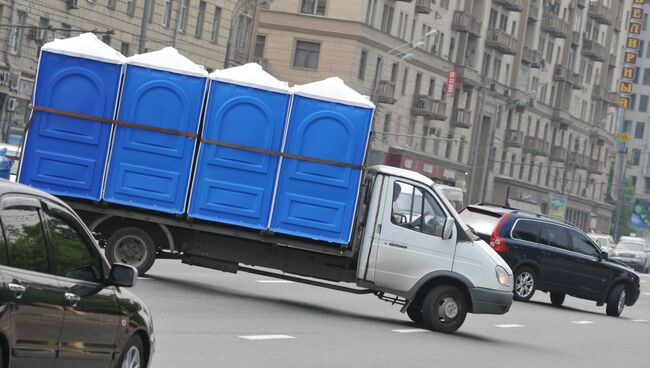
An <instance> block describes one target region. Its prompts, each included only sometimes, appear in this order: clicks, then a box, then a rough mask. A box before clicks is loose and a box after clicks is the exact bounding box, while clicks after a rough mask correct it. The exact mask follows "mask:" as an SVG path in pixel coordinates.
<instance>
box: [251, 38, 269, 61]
mask: <svg viewBox="0 0 650 368" xmlns="http://www.w3.org/2000/svg"><path fill="white" fill-rule="evenodd" d="M265 46H266V36H263V35H257V37H255V53H254V54H253V56H254V57H255V58H256V59H258V60H259V59H262V58H263V57H264V47H265Z"/></svg>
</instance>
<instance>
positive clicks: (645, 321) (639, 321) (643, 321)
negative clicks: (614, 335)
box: [630, 319, 648, 323]
mask: <svg viewBox="0 0 650 368" xmlns="http://www.w3.org/2000/svg"><path fill="white" fill-rule="evenodd" d="M630 322H636V323H648V320H647V319H633V320H631V321H630Z"/></svg>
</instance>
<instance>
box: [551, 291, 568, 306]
mask: <svg viewBox="0 0 650 368" xmlns="http://www.w3.org/2000/svg"><path fill="white" fill-rule="evenodd" d="M565 296H566V295H565V294H562V293H553V292H551V303H553V305H557V306H560V305H562V303H564V298H565Z"/></svg>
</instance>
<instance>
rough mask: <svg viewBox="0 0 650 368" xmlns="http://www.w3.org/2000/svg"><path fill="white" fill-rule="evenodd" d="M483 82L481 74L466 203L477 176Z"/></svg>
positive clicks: (482, 110) (483, 95)
mask: <svg viewBox="0 0 650 368" xmlns="http://www.w3.org/2000/svg"><path fill="white" fill-rule="evenodd" d="M485 84H486V81H485V80H484V78H483V76H481V85H480V87H479V88H480V89H481V94H480V98H481V104H480V107H479V112H478V126H477V127H476V130H475V131H474V132H473V133H472V136H473V137H476V138H475V139H474V154H473V155H472V168H471V169H470V177H469V185H468V186H467V203H471V202H473V198H472V192H473V190H474V185H475V184H476V179H477V176H478V166H479V165H478V151H479V147H480V144H479V137H480V135H481V131H482V130H483V112H484V108H485Z"/></svg>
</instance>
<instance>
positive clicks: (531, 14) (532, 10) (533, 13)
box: [528, 3, 539, 22]
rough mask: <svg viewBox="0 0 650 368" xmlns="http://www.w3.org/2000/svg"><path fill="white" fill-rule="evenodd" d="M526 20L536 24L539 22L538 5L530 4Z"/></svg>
mask: <svg viewBox="0 0 650 368" xmlns="http://www.w3.org/2000/svg"><path fill="white" fill-rule="evenodd" d="M528 19H530V21H531V22H537V21H538V20H539V5H537V4H533V3H531V4H530V5H529V6H528Z"/></svg>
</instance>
